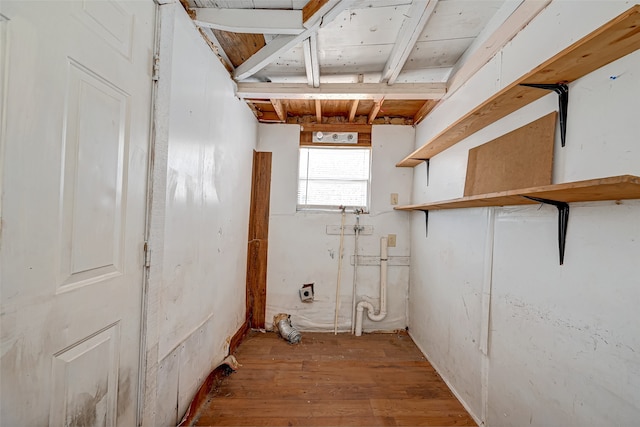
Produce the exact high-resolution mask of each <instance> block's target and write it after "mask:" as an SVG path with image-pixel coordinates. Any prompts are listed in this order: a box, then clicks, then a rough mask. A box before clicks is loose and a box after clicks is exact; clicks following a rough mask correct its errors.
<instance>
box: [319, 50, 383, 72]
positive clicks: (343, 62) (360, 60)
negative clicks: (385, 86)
mask: <svg viewBox="0 0 640 427" xmlns="http://www.w3.org/2000/svg"><path fill="white" fill-rule="evenodd" d="M392 48H393V45H370V46H365V45H363V46H345V47H342V48H340V49H326V50H323V51H321V52H320V54H319V58H320V74H321V75H322V74H324V73H325V72H326V73H363V72H372V71H378V72H380V71H381V70H382V68H383V67H384V64H385V63H386V61H387V58H388V57H389V54H390V53H391V49H392Z"/></svg>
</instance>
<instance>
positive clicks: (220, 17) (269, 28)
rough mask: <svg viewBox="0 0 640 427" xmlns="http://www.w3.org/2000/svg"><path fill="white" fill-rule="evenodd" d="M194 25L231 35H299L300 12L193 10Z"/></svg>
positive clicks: (301, 27) (211, 8) (300, 25)
mask: <svg viewBox="0 0 640 427" xmlns="http://www.w3.org/2000/svg"><path fill="white" fill-rule="evenodd" d="M192 10H193V11H195V13H196V17H195V19H194V21H195V23H196V25H199V26H201V27H208V28H215V29H217V30H223V31H230V32H233V33H247V34H294V35H295V34H300V33H301V32H303V31H304V30H305V28H304V27H303V26H302V11H301V10H280V9H219V8H213V7H210V8H209V7H207V8H202V7H200V8H193V9H192Z"/></svg>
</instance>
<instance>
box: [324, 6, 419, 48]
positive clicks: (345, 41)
mask: <svg viewBox="0 0 640 427" xmlns="http://www.w3.org/2000/svg"><path fill="white" fill-rule="evenodd" d="M408 9H409V6H406V5H404V6H393V7H381V8H368V9H351V10H347V11H344V12H342V13H341V14H340V15H338V17H337V18H336V19H334V20H333V21H332V22H331V23H330V24H329V25H327V26H326V27H325V28H322V29H321V30H320V31H319V32H318V47H319V49H320V50H322V49H324V48H327V47H336V46H355V45H358V46H362V45H371V44H393V43H395V41H396V38H397V37H398V32H399V31H400V27H401V26H402V22H403V21H404V19H405V15H404V13H406V12H407V10H408Z"/></svg>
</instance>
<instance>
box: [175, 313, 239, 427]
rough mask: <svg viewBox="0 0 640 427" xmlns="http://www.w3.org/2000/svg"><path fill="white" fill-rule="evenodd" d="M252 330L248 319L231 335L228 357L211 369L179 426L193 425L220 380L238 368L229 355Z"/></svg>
mask: <svg viewBox="0 0 640 427" xmlns="http://www.w3.org/2000/svg"><path fill="white" fill-rule="evenodd" d="M250 330H251V328H250V324H249V320H248V319H247V320H245V321H244V323H243V324H242V325H240V328H239V329H238V330H237V331H236V333H235V334H233V337H231V340H230V341H229V354H228V355H227V358H226V359H224V360H223V361H222V364H220V365H219V366H218V367H216V368H215V369H214V370H213V371H211V373H210V374H209V375H208V376H207V378H206V379H205V380H204V382H203V383H202V385H201V386H200V388H199V389H198V391H197V392H196V394H195V396H193V399H192V400H191V403H190V404H189V407H188V408H187V412H186V413H185V414H184V417H182V421H180V424H178V427H186V426H191V425H192V424H193V423H194V421H195V420H196V418H197V416H198V414H199V412H200V408H202V405H203V403H204V402H206V401H207V398H208V397H209V394H210V393H211V392H212V391H213V390H214V389H215V388H216V387H217V386H218V385H219V384H220V382H222V380H223V379H224V378H225V377H227V376H229V374H231V372H233V371H234V370H235V369H236V368H237V362H235V359H234V358H233V356H229V355H231V354H233V353H234V352H235V351H236V350H237V349H238V346H239V345H240V343H242V341H243V340H244V339H245V337H246V336H247V334H248V333H249V331H250ZM233 362H235V365H236V366H233V365H234V363H233Z"/></svg>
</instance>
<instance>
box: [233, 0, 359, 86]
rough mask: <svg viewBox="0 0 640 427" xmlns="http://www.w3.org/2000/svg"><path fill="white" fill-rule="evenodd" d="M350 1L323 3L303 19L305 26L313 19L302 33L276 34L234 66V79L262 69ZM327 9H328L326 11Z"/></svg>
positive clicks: (348, 4) (346, 6)
mask: <svg viewBox="0 0 640 427" xmlns="http://www.w3.org/2000/svg"><path fill="white" fill-rule="evenodd" d="M352 1H353V0H339V1H338V2H337V4H335V1H334V2H329V3H326V4H323V5H322V6H321V7H320V9H319V10H318V11H317V12H316V13H315V14H314V15H313V16H312V17H311V18H309V19H307V20H306V21H305V26H307V24H308V22H307V21H309V22H310V21H313V22H314V24H313V25H311V26H309V27H308V28H307V29H306V30H304V31H303V32H302V33H300V34H298V35H295V36H290V35H279V36H276V37H275V38H274V39H273V40H271V41H270V42H269V43H268V44H267V45H266V46H264V47H263V48H262V49H260V50H259V51H258V52H256V53H255V54H254V55H253V56H252V57H251V58H249V59H248V60H246V61H245V62H244V63H243V64H242V65H240V66H238V68H236V70H235V72H234V73H233V77H234V79H236V80H238V81H239V80H244V79H246V78H247V77H251V76H252V75H254V74H255V73H257V72H258V71H260V70H262V69H263V68H264V67H266V66H267V65H269V64H270V63H271V62H273V61H274V60H275V59H276V58H277V57H278V56H279V55H280V54H282V53H283V52H286V51H288V50H289V49H291V48H292V47H294V46H295V45H297V44H298V43H300V42H301V41H302V40H304V39H306V38H308V37H309V36H310V35H311V34H313V33H315V32H316V31H317V30H318V28H319V27H320V24H321V23H322V24H326V23H329V22H331V21H332V20H333V19H335V18H336V16H338V15H339V14H340V13H341V12H342V11H344V10H346V9H347V8H348V7H349V6H350V4H351V2H352ZM333 4H335V6H333V7H332V8H330V9H329V7H330V6H331V5H333ZM327 9H329V10H328V11H327ZM303 16H304V11H303Z"/></svg>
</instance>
